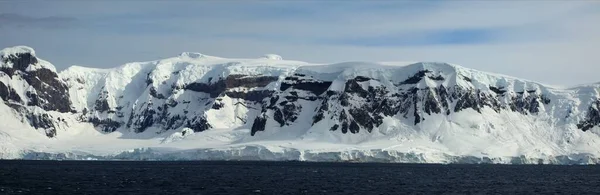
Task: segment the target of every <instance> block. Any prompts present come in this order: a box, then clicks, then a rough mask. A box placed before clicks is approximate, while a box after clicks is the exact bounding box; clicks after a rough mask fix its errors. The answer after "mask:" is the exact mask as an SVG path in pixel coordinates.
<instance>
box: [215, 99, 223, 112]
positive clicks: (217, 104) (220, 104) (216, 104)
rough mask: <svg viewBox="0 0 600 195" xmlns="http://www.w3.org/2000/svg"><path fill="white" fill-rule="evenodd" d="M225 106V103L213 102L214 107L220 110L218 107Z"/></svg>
mask: <svg viewBox="0 0 600 195" xmlns="http://www.w3.org/2000/svg"><path fill="white" fill-rule="evenodd" d="M223 106H224V104H223V103H221V102H218V101H216V102H214V103H213V105H212V109H215V110H218V109H221V108H223Z"/></svg>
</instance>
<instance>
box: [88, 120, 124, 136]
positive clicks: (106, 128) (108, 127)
mask: <svg viewBox="0 0 600 195" xmlns="http://www.w3.org/2000/svg"><path fill="white" fill-rule="evenodd" d="M88 121H89V122H91V123H92V124H93V125H94V127H96V128H99V129H100V130H102V131H103V132H106V133H111V132H114V131H116V130H117V129H118V128H119V127H121V123H119V122H117V121H114V120H111V119H98V118H90V119H89V120H88Z"/></svg>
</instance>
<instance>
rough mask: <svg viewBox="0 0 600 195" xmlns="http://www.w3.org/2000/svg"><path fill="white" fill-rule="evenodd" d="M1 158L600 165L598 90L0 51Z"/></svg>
mask: <svg viewBox="0 0 600 195" xmlns="http://www.w3.org/2000/svg"><path fill="white" fill-rule="evenodd" d="M0 57H1V62H0V63H1V64H0V97H1V98H2V100H3V102H2V103H0V117H1V118H2V124H0V158H26V159H46V158H49V159H57V158H66V159H86V158H90V159H157V160H168V159H188V160H189V159H209V160H216V159H225V160H230V159H249V160H308V161H383V162H432V163H452V162H463V163H477V162H494V163H568V164H572V163H597V162H600V159H599V158H600V137H599V135H600V94H599V93H600V83H597V84H590V85H581V86H576V87H572V88H559V87H552V86H547V85H543V84H540V83H536V82H533V81H528V80H524V79H518V78H513V77H509V76H504V75H499V74H493V73H487V72H482V71H477V70H473V69H469V68H465V67H461V66H458V65H453V64H448V63H437V62H416V63H405V62H382V63H372V62H345V63H338V64H327V65H324V64H311V63H306V62H300V61H288V60H283V59H282V58H281V57H280V56H277V55H274V54H269V55H265V56H264V57H260V58H256V59H228V58H219V57H214V56H207V55H204V54H200V53H190V52H186V53H182V54H181V55H179V56H177V57H173V58H168V59H163V60H157V61H150V62H134V63H128V64H125V65H122V66H120V67H116V68H113V69H94V68H85V67H80V66H72V67H70V68H68V69H66V70H64V71H62V72H60V73H57V72H56V70H55V68H54V66H52V64H50V63H49V62H47V61H44V60H42V59H40V58H38V57H37V56H36V54H35V52H34V50H33V49H32V48H29V47H25V46H17V47H12V48H6V49H3V50H1V51H0Z"/></svg>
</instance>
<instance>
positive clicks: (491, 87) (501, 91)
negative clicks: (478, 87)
mask: <svg viewBox="0 0 600 195" xmlns="http://www.w3.org/2000/svg"><path fill="white" fill-rule="evenodd" d="M489 88H490V90H492V91H493V92H494V93H496V94H498V95H500V94H504V93H505V92H506V90H504V88H503V87H500V88H498V87H494V86H490V87H489Z"/></svg>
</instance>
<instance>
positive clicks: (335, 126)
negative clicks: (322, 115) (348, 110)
mask: <svg viewBox="0 0 600 195" xmlns="http://www.w3.org/2000/svg"><path fill="white" fill-rule="evenodd" d="M338 128H340V125H338V124H335V125H333V126H331V128H330V129H329V130H330V131H335V130H337V129H338Z"/></svg>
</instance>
